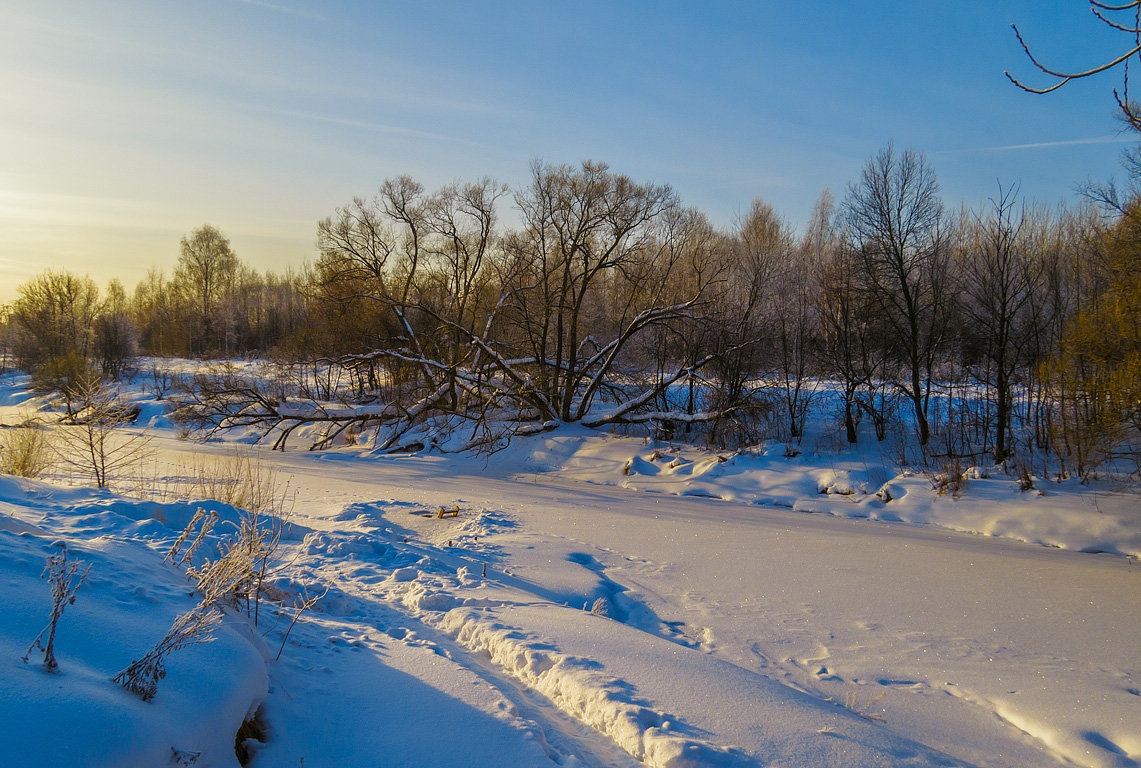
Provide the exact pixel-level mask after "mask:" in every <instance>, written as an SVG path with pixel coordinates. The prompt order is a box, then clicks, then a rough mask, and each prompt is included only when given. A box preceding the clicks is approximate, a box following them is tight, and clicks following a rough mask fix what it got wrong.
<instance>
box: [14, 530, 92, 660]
mask: <svg viewBox="0 0 1141 768" xmlns="http://www.w3.org/2000/svg"><path fill="white" fill-rule="evenodd" d="M54 546H56V547H58V548H59V552H57V553H56V554H54V555H51V556H49V557H48V564H47V567H45V568H44V573H43V576H44V578H46V579H47V580H48V582H49V583H50V584H51V590H52V610H51V619H50V620H49V621H48V624H47V626H46V627H44V628H43V629H41V630H40V633H39V634H38V635H36V639H35V640H33V641H32V644H31V645H29V646H28V650H27V653H25V654H24V656H23V660H24V663H25V664H27V663H28V657H29V656H31V655H32V651H33V650H36V649H39V650H41V651H43V653H44V668H45V669H47V670H48V671H49V672H54V671H55V670H56V669H58V668H59V662H57V661H56V658H55V630H56V625H57V624H59V619H60V617H61V616H62V615H63V609H64V608H66V607H67V606H69V605H71V604H72V603H74V602H75V593H76V592H78V591H79V588H80V587H81V586H82V585H83V582H84V581H85V580H86V579H87V574H89V573H91V566H90V565H88V566H87V568H86V570H84V571H83V575H82V576H79V567H80V565H81V564H80V563H78V562H75V561H71V562H69V561H68V559H67V543H66V542H63V541H58V542H56V543H55V545H54ZM45 633H46V634H47V642H46V644H45V643H43V642H41V641H42V640H43V638H44V634H45Z"/></svg>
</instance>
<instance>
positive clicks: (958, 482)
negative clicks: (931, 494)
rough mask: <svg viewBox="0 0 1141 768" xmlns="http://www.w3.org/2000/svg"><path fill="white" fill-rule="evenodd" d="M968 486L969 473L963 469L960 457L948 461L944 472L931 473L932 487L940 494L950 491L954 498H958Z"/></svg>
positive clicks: (944, 466)
mask: <svg viewBox="0 0 1141 768" xmlns="http://www.w3.org/2000/svg"><path fill="white" fill-rule="evenodd" d="M966 486H967V473H966V472H964V471H963V466H962V464H960V463H959V460H958V459H952V460H951V461H948V462H946V463H945V464H944V465H943V471H942V472H936V473H935V474H933V475H931V487H932V488H934V489H935V492H936V493H937V494H938V495H940V496H942V495H944V494H946V493H950V494H951V497H952V498H955V499H957V498H959V493H960V492H962V490H963V488H965V487H966Z"/></svg>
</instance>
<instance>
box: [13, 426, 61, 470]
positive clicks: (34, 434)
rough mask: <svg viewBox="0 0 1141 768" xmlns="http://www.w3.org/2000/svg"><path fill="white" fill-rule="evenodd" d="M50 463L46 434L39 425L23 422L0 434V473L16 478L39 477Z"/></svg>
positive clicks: (50, 454) (50, 451)
mask: <svg viewBox="0 0 1141 768" xmlns="http://www.w3.org/2000/svg"><path fill="white" fill-rule="evenodd" d="M51 463H52V450H51V447H50V445H49V443H48V438H47V433H46V432H44V430H43V428H42V427H40V425H39V424H36V423H31V422H25V423H24V424H23V425H22V426H19V427H12V428H10V429H6V430H4V431H3V432H0V472H3V473H4V474H6V475H16V476H17V477H39V476H40V475H41V474H43V473H44V471H46V470H47V468H48V467H50V466H51Z"/></svg>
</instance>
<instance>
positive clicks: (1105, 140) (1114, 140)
mask: <svg viewBox="0 0 1141 768" xmlns="http://www.w3.org/2000/svg"><path fill="white" fill-rule="evenodd" d="M1134 141H1137V137H1135V136H1094V137H1092V138H1088V139H1069V140H1067V141H1036V142H1034V143H1032V144H1006V145H1004V146H1001V147H979V150H978V151H980V152H1010V151H1013V150H1018V149H1051V148H1053V147H1074V146H1079V145H1082V144H1128V143H1130V142H1134Z"/></svg>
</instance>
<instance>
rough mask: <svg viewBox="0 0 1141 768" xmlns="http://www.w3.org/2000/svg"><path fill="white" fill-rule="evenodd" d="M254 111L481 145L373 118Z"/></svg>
mask: <svg viewBox="0 0 1141 768" xmlns="http://www.w3.org/2000/svg"><path fill="white" fill-rule="evenodd" d="M251 108H252V111H255V112H262V113H265V114H268V115H278V116H281V117H294V118H298V119H300V120H311V121H313V122H316V123H325V124H326V125H339V126H342V127H344V128H360V129H361V130H366V131H377V132H379V133H388V134H392V135H394V136H407V137H408V138H412V139H427V140H429V141H443V142H448V143H451V144H469V145H472V146H479V144H478V143H477V142H474V141H472V140H471V139H465V138H462V137H459V136H448V135H447V134H443V133H433V132H431V131H421V130H419V129H417V128H404V127H402V126H399V125H389V124H387V123H377V122H373V121H371V120H355V119H353V118H348V117H336V116H334V115H322V114H320V113H317V112H304V111H300V110H292V109H275V108H273V107H261V106H256V105H253V106H252V107H251Z"/></svg>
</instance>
